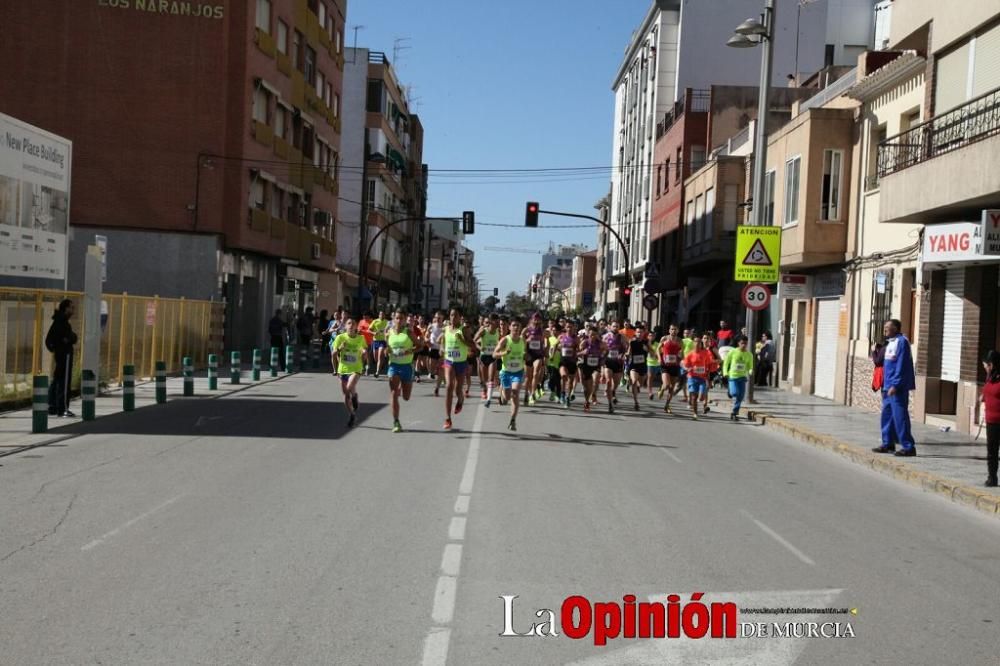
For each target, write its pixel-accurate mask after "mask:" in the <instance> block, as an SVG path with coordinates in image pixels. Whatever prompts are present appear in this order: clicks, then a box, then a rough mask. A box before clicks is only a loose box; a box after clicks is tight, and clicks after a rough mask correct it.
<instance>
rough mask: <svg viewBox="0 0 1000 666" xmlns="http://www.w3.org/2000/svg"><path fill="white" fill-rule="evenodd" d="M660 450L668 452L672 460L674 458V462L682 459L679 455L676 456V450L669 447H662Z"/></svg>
mask: <svg viewBox="0 0 1000 666" xmlns="http://www.w3.org/2000/svg"><path fill="white" fill-rule="evenodd" d="M660 450H661V451H663V452H664V453H666V454H667V455H668V456H670V459H671V460H673V461H674V462H676V463H679V462H681V459H680V458H678V457H677V456H676V455H675V454H674V452H673V451H671V450H669V449H660Z"/></svg>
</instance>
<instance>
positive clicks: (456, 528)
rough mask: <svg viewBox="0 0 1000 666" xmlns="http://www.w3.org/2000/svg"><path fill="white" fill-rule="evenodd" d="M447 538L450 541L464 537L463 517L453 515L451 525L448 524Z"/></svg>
mask: <svg viewBox="0 0 1000 666" xmlns="http://www.w3.org/2000/svg"><path fill="white" fill-rule="evenodd" d="M448 538H449V539H451V540H452V541H461V540H462V539H464V538H465V518H463V517H461V516H453V517H452V519H451V525H448Z"/></svg>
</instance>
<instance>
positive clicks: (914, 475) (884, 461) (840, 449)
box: [743, 409, 1000, 518]
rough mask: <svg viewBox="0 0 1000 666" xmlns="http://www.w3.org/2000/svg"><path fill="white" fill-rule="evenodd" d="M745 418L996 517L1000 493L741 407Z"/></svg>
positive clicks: (998, 510)
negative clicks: (918, 467) (927, 470)
mask: <svg viewBox="0 0 1000 666" xmlns="http://www.w3.org/2000/svg"><path fill="white" fill-rule="evenodd" d="M743 411H745V412H746V415H747V418H748V419H749V420H751V421H753V422H755V423H760V424H761V425H764V426H767V427H769V428H772V429H774V430H778V431H781V432H783V433H785V434H786V435H789V436H791V437H792V438H794V439H797V440H799V441H801V442H806V443H807V444H811V445H812V446H815V447H816V448H820V449H825V450H827V451H831V452H832V453H836V454H838V455H840V456H841V457H844V458H847V459H849V460H850V461H851V462H853V463H856V464H859V465H863V466H865V467H868V468H869V469H873V470H875V471H876V472H878V473H880V474H885V475H886V476H891V477H893V478H894V479H896V480H898V481H902V482H904V483H907V484H909V485H911V486H914V487H916V488H920V489H921V490H923V491H924V492H929V493H937V494H938V495H941V496H943V497H947V498H948V499H950V500H951V501H952V502H955V503H956V504H961V505H963V506H967V507H970V508H973V509H976V510H978V511H980V512H982V513H986V514H989V515H991V516H993V517H996V518H1000V496H998V495H994V494H993V493H988V492H985V491H982V490H979V489H978V488H975V487H973V486H967V485H963V484H961V483H958V482H956V481H952V480H950V479H946V478H945V477H943V476H938V475H937V474H931V473H930V472H925V471H923V470H919V469H914V468H913V467H912V466H911V465H907V464H906V463H904V462H901V461H898V460H895V459H893V458H886V457H885V456H882V455H879V454H877V453H873V452H869V451H865V450H863V449H859V448H858V447H856V446H853V445H851V444H848V443H847V442H844V441H841V440H839V439H837V438H836V437H834V436H832V435H825V434H822V433H818V432H815V431H813V430H810V429H809V428H805V427H802V426H800V425H798V424H795V423H793V422H791V421H786V420H784V419H779V418H776V417H773V416H770V415H768V414H764V413H761V412H757V411H754V410H749V409H744V410H743Z"/></svg>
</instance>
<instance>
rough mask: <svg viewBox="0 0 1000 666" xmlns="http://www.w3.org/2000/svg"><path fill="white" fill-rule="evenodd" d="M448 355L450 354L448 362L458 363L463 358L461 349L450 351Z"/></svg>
mask: <svg viewBox="0 0 1000 666" xmlns="http://www.w3.org/2000/svg"><path fill="white" fill-rule="evenodd" d="M447 354H448V360H450V361H457V360H459V359H460V358H462V350H461V349H449V350H448V353H447Z"/></svg>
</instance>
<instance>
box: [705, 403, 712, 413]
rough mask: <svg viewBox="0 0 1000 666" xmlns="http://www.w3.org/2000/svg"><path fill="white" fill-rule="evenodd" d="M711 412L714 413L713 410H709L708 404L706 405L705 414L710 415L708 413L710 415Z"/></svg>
mask: <svg viewBox="0 0 1000 666" xmlns="http://www.w3.org/2000/svg"><path fill="white" fill-rule="evenodd" d="M710 411H712V410H711V409H709V408H708V405H707V404H706V405H705V413H706V414H708V413H709V412H710Z"/></svg>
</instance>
